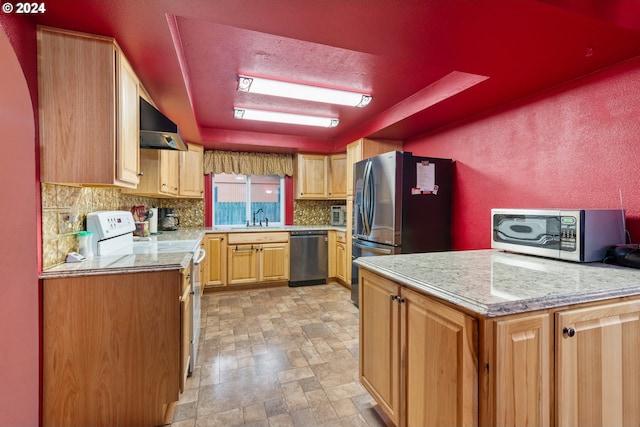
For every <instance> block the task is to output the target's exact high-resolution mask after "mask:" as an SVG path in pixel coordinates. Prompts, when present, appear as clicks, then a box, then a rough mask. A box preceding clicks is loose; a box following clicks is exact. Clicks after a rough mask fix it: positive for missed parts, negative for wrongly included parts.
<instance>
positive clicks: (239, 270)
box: [227, 245, 258, 285]
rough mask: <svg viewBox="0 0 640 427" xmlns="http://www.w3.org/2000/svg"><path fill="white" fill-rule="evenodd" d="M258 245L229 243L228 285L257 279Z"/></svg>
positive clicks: (253, 281) (252, 281)
mask: <svg viewBox="0 0 640 427" xmlns="http://www.w3.org/2000/svg"><path fill="white" fill-rule="evenodd" d="M257 246H258V245H229V246H228V249H227V263H228V264H227V265H228V267H227V268H228V269H227V272H228V276H227V283H229V285H237V284H243V283H256V282H257V281H258V247H257Z"/></svg>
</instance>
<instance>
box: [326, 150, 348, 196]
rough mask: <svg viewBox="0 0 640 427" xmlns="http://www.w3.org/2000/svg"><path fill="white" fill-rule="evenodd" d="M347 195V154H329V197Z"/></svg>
mask: <svg viewBox="0 0 640 427" xmlns="http://www.w3.org/2000/svg"><path fill="white" fill-rule="evenodd" d="M345 197H347V155H346V154H334V155H333V156H329V198H330V199H344V198H345Z"/></svg>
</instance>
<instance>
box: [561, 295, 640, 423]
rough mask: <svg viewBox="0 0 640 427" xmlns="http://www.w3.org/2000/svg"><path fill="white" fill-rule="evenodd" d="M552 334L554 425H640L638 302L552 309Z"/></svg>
mask: <svg viewBox="0 0 640 427" xmlns="http://www.w3.org/2000/svg"><path fill="white" fill-rule="evenodd" d="M565 328H566V332H564V330H565ZM555 334H556V335H555V337H556V408H555V409H556V425H558V426H559V427H563V426H581V427H584V426H587V427H588V426H605V425H607V426H622V425H636V426H637V425H640V405H639V404H638V402H640V302H639V301H628V302H622V303H616V304H607V305H602V306H597V307H590V308H584V309H576V310H567V311H563V312H559V313H556V330H555Z"/></svg>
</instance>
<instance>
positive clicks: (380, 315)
mask: <svg viewBox="0 0 640 427" xmlns="http://www.w3.org/2000/svg"><path fill="white" fill-rule="evenodd" d="M360 273H361V274H360V276H359V277H360V279H359V280H360V285H359V286H360V288H359V290H360V382H361V383H362V385H363V386H364V387H365V388H366V389H367V391H368V392H369V393H370V394H371V396H372V397H373V398H374V399H375V400H376V402H378V404H379V405H380V406H381V408H382V409H383V411H384V412H385V413H386V414H387V416H389V418H390V419H391V421H392V422H393V423H394V424H395V425H397V426H398V425H402V424H399V407H400V383H399V378H400V328H399V307H400V305H399V304H398V303H397V302H396V301H395V300H394V299H391V296H394V295H398V293H399V290H400V287H399V286H398V285H397V284H395V283H394V282H392V281H390V280H387V279H384V278H382V277H380V276H377V275H375V274H373V273H371V272H369V271H367V270H360Z"/></svg>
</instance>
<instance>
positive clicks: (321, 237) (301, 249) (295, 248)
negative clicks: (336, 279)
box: [289, 230, 329, 286]
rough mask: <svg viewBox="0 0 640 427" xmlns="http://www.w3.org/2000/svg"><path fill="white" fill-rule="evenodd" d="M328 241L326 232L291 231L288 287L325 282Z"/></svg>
mask: <svg viewBox="0 0 640 427" xmlns="http://www.w3.org/2000/svg"><path fill="white" fill-rule="evenodd" d="M328 251H329V239H328V238H327V231H326V230H304V231H302V230H294V231H291V246H290V253H291V258H290V265H291V269H290V271H289V286H307V285H319V284H323V283H326V282H327V272H328V269H329V253H328Z"/></svg>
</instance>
